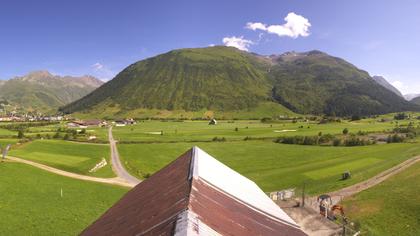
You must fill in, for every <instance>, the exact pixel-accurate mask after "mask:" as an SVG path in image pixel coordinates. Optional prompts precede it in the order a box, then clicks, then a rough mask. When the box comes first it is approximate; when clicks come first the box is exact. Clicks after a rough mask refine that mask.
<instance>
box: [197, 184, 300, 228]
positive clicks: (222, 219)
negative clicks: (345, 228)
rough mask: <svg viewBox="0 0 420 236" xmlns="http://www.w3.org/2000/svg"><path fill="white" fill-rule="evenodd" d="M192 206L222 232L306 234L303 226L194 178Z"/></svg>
mask: <svg viewBox="0 0 420 236" xmlns="http://www.w3.org/2000/svg"><path fill="white" fill-rule="evenodd" d="M189 209H190V210H191V211H192V212H194V213H195V214H197V215H198V217H199V219H200V221H202V222H203V223H204V224H206V225H207V226H209V227H210V228H212V229H213V230H215V231H216V232H218V233H219V234H221V235H241V236H256V235H273V236H274V235H276V236H295V235H297V236H304V235H306V234H305V233H303V232H302V231H301V230H300V229H299V228H296V227H293V226H291V225H289V224H287V223H286V222H281V221H279V220H278V219H275V218H272V217H269V216H268V215H266V214H264V213H262V212H258V211H256V210H254V209H253V208H251V207H249V206H248V205H246V204H244V203H243V202H241V201H238V200H236V199H234V198H232V197H231V196H229V195H227V194H226V193H224V192H222V191H220V190H219V189H217V188H215V187H214V186H211V185H209V184H207V183H205V182H204V181H203V180H201V179H195V180H194V181H193V186H192V192H191V197H190V206H189Z"/></svg>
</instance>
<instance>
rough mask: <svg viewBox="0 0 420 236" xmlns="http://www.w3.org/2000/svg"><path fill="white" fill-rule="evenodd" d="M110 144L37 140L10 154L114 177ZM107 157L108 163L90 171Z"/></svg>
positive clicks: (94, 174) (66, 168)
mask: <svg viewBox="0 0 420 236" xmlns="http://www.w3.org/2000/svg"><path fill="white" fill-rule="evenodd" d="M109 152H110V151H109V146H108V145H95V144H84V143H83V144H79V143H76V142H68V141H62V140H35V141H33V142H29V143H25V144H23V145H20V146H16V147H15V148H13V149H12V150H11V151H10V153H9V155H11V156H16V157H20V158H24V159H27V160H31V161H35V162H39V163H41V164H45V165H49V166H52V167H55V168H58V169H62V170H65V171H70V172H74V173H77V174H83V175H90V176H96V177H114V176H115V175H114V173H113V172H112V169H111V163H110V162H109V157H110V154H109ZM103 158H105V159H106V160H107V163H108V164H107V165H106V166H105V167H103V168H100V169H99V170H98V171H96V172H93V173H90V172H89V170H90V169H92V168H93V167H94V166H95V165H96V164H97V163H99V162H101V160H102V159H103Z"/></svg>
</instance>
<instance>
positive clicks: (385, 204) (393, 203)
mask: <svg viewBox="0 0 420 236" xmlns="http://www.w3.org/2000/svg"><path fill="white" fill-rule="evenodd" d="M419 186H420V163H417V164H415V165H413V166H411V167H409V168H408V169H406V170H404V171H403V172H401V173H399V174H397V175H395V176H393V177H391V178H390V179H388V180H386V181H385V182H383V183H381V184H379V185H377V186H375V187H373V188H371V189H368V190H365V191H363V192H361V193H359V194H357V195H356V196H354V197H352V198H350V199H347V200H346V201H344V203H343V204H344V206H345V209H346V214H347V215H348V216H349V217H350V219H351V220H352V221H356V222H358V225H360V226H361V230H362V235H413V236H415V235H420V218H419V216H420V188H419Z"/></svg>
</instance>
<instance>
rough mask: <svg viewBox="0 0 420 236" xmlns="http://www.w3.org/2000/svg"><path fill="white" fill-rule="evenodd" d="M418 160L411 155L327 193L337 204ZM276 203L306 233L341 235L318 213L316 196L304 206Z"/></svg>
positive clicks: (333, 225)
mask: <svg viewBox="0 0 420 236" xmlns="http://www.w3.org/2000/svg"><path fill="white" fill-rule="evenodd" d="M419 161H420V156H416V157H412V158H410V159H408V160H406V161H404V162H402V163H400V164H398V165H396V166H394V167H392V168H390V169H388V170H386V171H383V172H381V173H379V174H378V175H376V176H374V177H372V178H370V179H368V180H365V181H363V182H360V183H357V184H355V185H352V186H349V187H346V188H343V189H340V190H337V191H334V192H330V193H327V194H328V195H330V196H331V200H332V202H333V204H337V203H339V202H340V201H342V200H343V198H347V197H350V196H352V195H355V194H357V193H359V192H361V191H363V190H366V189H369V188H371V187H374V186H375V185H377V184H380V183H382V182H383V181H385V180H386V179H388V178H389V177H391V176H393V175H396V174H398V173H400V172H401V171H403V170H405V169H407V168H408V167H410V166H412V165H414V164H415V163H417V162H419ZM296 200H300V199H296ZM278 204H279V205H280V207H282V209H283V210H284V211H285V212H286V213H287V214H288V215H289V216H290V217H292V219H293V220H295V221H296V222H297V223H298V224H299V225H300V226H301V227H302V230H303V231H305V232H306V233H307V234H308V235H311V236H323V235H341V228H340V226H338V225H337V224H334V223H333V222H331V221H329V220H327V219H325V218H323V217H321V216H320V215H319V203H318V201H317V197H310V198H307V199H306V200H305V207H304V208H301V207H290V205H289V206H287V205H286V204H290V203H288V202H282V201H278Z"/></svg>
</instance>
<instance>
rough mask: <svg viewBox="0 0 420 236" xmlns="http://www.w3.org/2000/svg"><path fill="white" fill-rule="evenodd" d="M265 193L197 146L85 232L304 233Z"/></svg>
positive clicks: (191, 234)
mask: <svg viewBox="0 0 420 236" xmlns="http://www.w3.org/2000/svg"><path fill="white" fill-rule="evenodd" d="M200 158H203V159H202V160H200ZM210 159H212V160H210ZM206 168H210V169H211V171H209V170H206ZM226 168H227V169H226ZM219 170H221V171H219ZM222 170H223V171H222ZM211 174H213V175H217V176H211ZM223 181H226V182H229V181H231V182H232V181H233V183H228V184H227V183H223ZM235 184H236V185H241V184H242V185H243V186H234V185H235ZM218 185H220V186H218ZM261 193H262V191H261V190H260V189H259V188H258V187H257V186H256V185H255V184H254V183H253V182H252V181H249V180H248V179H246V178H245V177H243V176H240V175H239V174H238V173H236V172H234V171H233V170H231V169H229V168H228V167H226V166H224V165H223V164H221V163H220V162H218V161H216V160H214V159H213V158H212V157H210V156H209V155H208V154H206V153H205V152H203V151H202V150H200V149H199V148H193V149H191V150H190V151H188V152H186V153H185V154H183V155H182V156H181V157H179V158H178V159H177V160H175V161H174V162H172V163H171V164H169V165H168V166H166V167H165V168H163V169H162V170H160V171H159V172H157V173H156V174H154V175H153V176H151V177H150V178H149V179H147V180H146V181H144V182H142V183H140V184H139V185H137V186H136V187H135V188H134V189H132V190H131V191H130V192H128V193H127V194H126V195H125V196H124V197H123V198H122V199H121V200H120V201H118V202H117V203H116V204H115V205H114V206H113V207H111V208H110V209H109V210H108V211H107V212H106V213H105V214H104V215H102V216H101V217H100V218H99V219H98V220H97V221H96V222H94V223H93V224H92V225H91V226H89V227H88V228H87V229H85V230H84V231H83V232H82V234H81V235H174V234H176V235H177V236H183V235H188V236H195V235H201V236H207V235H212V236H214V235H241V236H242V235H244V236H251V235H252V236H254V235H276V236H283V235H290V236H295V235H296V236H303V235H305V233H303V232H302V231H301V230H300V229H299V227H298V226H297V225H296V224H295V223H294V222H293V220H290V218H289V217H288V216H287V215H286V214H285V213H284V212H283V211H282V210H281V209H280V208H278V207H277V208H274V207H272V206H271V205H270V203H271V202H267V201H270V200H269V198H268V196H266V195H264V194H262V195H261ZM244 195H253V196H244Z"/></svg>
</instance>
